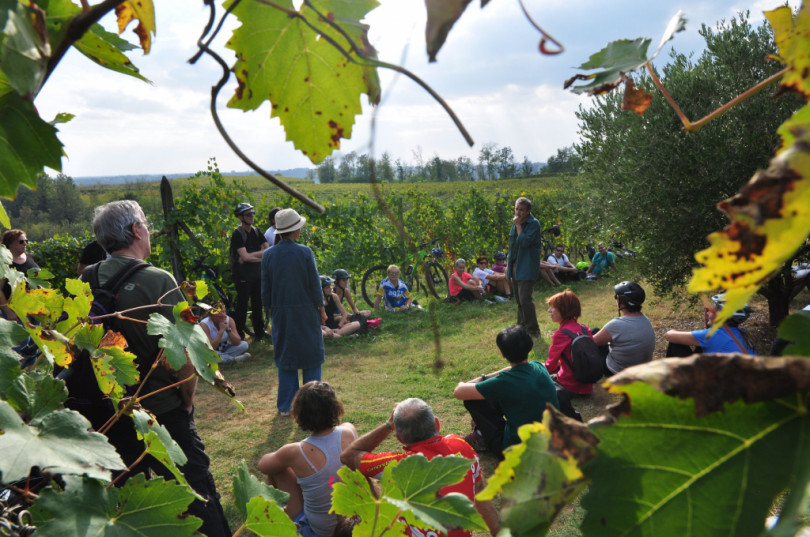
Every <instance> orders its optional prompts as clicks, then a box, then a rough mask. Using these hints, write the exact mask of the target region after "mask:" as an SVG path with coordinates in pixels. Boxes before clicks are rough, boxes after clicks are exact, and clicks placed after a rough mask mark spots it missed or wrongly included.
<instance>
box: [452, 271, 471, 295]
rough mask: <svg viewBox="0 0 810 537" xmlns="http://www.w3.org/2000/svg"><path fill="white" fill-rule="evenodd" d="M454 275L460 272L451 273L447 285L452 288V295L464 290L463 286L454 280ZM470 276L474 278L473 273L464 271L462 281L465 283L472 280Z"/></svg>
mask: <svg viewBox="0 0 810 537" xmlns="http://www.w3.org/2000/svg"><path fill="white" fill-rule="evenodd" d="M453 276H458V273H456V272H455V271H454V272H453V274H451V275H450V281H449V282H448V283H447V286H448V287H449V289H450V296H456V295H457V294H459V293H460V292H461V291H463V290H464V288H463V287H461V286H460V285H459V284H457V283H456V282H455V281H454V279H453ZM470 278H472V275H471V274H470V273H469V272H464V273H462V274H461V281H463V282H464V283H467V282H468V281H470Z"/></svg>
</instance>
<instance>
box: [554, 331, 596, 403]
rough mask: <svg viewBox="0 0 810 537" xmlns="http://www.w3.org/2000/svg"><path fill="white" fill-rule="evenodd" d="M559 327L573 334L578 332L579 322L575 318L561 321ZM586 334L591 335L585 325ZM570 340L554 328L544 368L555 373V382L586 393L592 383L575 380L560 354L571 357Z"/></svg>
mask: <svg viewBox="0 0 810 537" xmlns="http://www.w3.org/2000/svg"><path fill="white" fill-rule="evenodd" d="M560 328H566V329H568V330H570V331H571V332H573V333H574V334H579V332H580V328H579V323H577V321H576V319H571V320H569V321H563V322H562V323H560ZM585 328H586V329H587V331H588V335H591V329H590V328H588V327H587V326H586V327H585ZM571 341H572V339H571V338H570V337H568V336H566V335H565V334H563V333H562V331H560V330H555V331H554V334H552V336H551V347H550V348H549V349H548V359H547V360H546V369H548V372H549V373H557V382H559V383H560V385H561V386H562V387H563V388H565V389H566V390H568V391H569V392H571V393H580V394H587V393H591V392H592V391H593V384H582V383H581V382H577V379H575V378H574V372H573V371H571V368H570V367H569V366H568V364H567V363H566V362H565V360H563V358H562V355H563V353H565V356H566V358H568V359H569V360H570V359H571Z"/></svg>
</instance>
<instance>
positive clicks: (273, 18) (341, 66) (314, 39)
mask: <svg viewBox="0 0 810 537" xmlns="http://www.w3.org/2000/svg"><path fill="white" fill-rule="evenodd" d="M231 4H232V0H229V1H228V2H226V3H225V6H226V7H229V6H230V5H231ZM280 5H281V6H282V7H283V8H284V9H285V10H288V12H289V13H294V12H295V11H294V10H293V7H292V3H291V2H290V0H286V1H285V2H281V3H280ZM330 5H331V6H336V7H341V6H342V5H343V6H351V5H352V4H350V3H345V2H327V1H322V2H321V3H320V4H319V8H320V9H319V11H320V10H323V11H327V12H330V11H334V12H339V13H341V12H340V11H339V10H337V9H331V10H330V9H328V8H329V6H330ZM361 5H373V4H372V3H371V2H368V1H367V2H365V3H363V4H361ZM323 11H322V12H323ZM288 12H285V11H282V10H280V9H276V8H274V7H271V6H267V5H264V4H262V3H259V2H241V3H239V5H238V6H237V7H236V8H234V10H233V13H234V15H236V16H237V17H238V18H239V20H240V21H241V23H242V25H241V26H240V27H239V28H237V29H236V30H235V31H234V32H233V36H232V37H231V39H230V40H229V41H228V44H227V46H228V48H230V49H232V50H234V51H235V53H236V57H237V60H236V63H235V65H234V66H233V68H232V70H233V72H234V73H235V74H236V78H237V81H238V83H239V86H238V88H237V90H236V93H235V95H234V96H233V97H232V98H231V99H230V101H228V106H229V107H231V108H238V109H241V110H245V111H247V110H255V109H257V108H258V107H259V106H260V105H261V104H262V103H263V102H264V101H266V100H269V101H270V103H271V112H270V117H278V118H279V119H280V121H281V125H282V126H283V127H284V130H285V133H286V137H287V140H290V141H292V142H293V144H294V145H295V147H296V149H298V150H300V151H301V152H303V153H304V154H305V155H306V156H307V157H308V158H309V159H310V160H311V161H312V162H313V163H316V164H317V163H319V162H321V161H322V160H323V159H324V158H325V157H326V156H328V155H329V154H330V153H332V151H334V150H335V149H338V148H340V140H341V138H350V137H351V132H352V126H353V125H354V120H355V116H356V115H357V114H360V113H362V107H361V104H360V95H361V94H362V93H369V95H370V97H371V96H373V95H374V94H375V92H374V89H373V88H371V87H370V86H369V84H368V83H367V81H366V78H367V76H366V67H365V66H363V65H359V64H356V63H353V62H351V61H349V60H348V59H346V57H345V56H344V55H343V54H342V53H341V52H340V51H339V50H338V49H336V48H335V47H334V46H333V45H332V44H331V43H329V42H328V40H327V39H323V38H320V39H319V38H318V35H317V34H316V33H315V32H314V31H313V30H312V29H311V28H309V27H308V26H307V25H306V24H305V23H304V22H303V21H302V20H301V18H299V17H295V16H290V15H289V14H288ZM301 16H302V17H307V18H308V19H310V20H311V21H312V22H314V23H318V27H319V28H322V30H323V32H324V33H325V34H326V35H328V36H329V37H330V38H332V39H333V40H335V41H336V42H337V43H339V44H340V45H341V46H343V48H344V49H345V50H346V51H348V50H349V49H350V47H349V45H348V43H347V42H346V40H345V39H344V38H343V37H342V36H338V35H337V33H336V32H335V30H334V29H333V28H331V27H330V26H328V25H326V24H325V23H323V22H322V21H318V18H317V15H316V14H315V13H313V12H312V10H311V9H309V8H307V7H306V6H304V7H302V12H301ZM344 17H345V18H350V17H349V14H347V13H346V12H345V11H344V12H342V13H341V18H344ZM344 20H345V19H344ZM349 30H350V31H351V29H349ZM377 95H378V93H377Z"/></svg>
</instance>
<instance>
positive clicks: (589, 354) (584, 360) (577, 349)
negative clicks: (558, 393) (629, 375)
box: [560, 324, 605, 384]
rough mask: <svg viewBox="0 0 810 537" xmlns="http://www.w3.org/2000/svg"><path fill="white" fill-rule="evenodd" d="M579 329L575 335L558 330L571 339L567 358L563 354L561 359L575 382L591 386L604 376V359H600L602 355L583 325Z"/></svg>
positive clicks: (564, 330)
mask: <svg viewBox="0 0 810 537" xmlns="http://www.w3.org/2000/svg"><path fill="white" fill-rule="evenodd" d="M579 329H580V333H579V334H575V333H573V332H572V331H570V330H568V329H567V328H561V329H560V331H561V332H562V333H563V334H565V335H566V336H568V337H570V338H571V346H570V347H569V350H568V356H566V353H563V355H562V357H563V360H565V363H567V364H568V367H570V368H571V371H573V372H574V378H575V379H577V382H581V383H582V384H593V383H595V382H599V379H601V378H602V376H603V375H604V372H605V359H604V358H602V353H601V352H600V351H599V347H597V346H596V343H594V341H593V338H592V337H591V336H589V335H588V329H587V328H586V327H585V325H582V324H581V325H579Z"/></svg>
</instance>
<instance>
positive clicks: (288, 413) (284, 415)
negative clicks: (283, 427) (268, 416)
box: [278, 410, 290, 418]
mask: <svg viewBox="0 0 810 537" xmlns="http://www.w3.org/2000/svg"><path fill="white" fill-rule="evenodd" d="M278 415H279V416H281V417H282V418H286V417H289V415H290V412H289V411H284V410H280V411H279V413H278Z"/></svg>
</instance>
